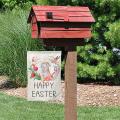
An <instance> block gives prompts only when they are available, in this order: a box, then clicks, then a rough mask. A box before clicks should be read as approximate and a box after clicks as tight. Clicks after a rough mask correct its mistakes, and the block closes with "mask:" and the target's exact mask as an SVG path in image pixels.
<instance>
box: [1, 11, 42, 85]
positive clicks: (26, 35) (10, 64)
mask: <svg viewBox="0 0 120 120" xmlns="http://www.w3.org/2000/svg"><path fill="white" fill-rule="evenodd" d="M0 45H1V47H0V58H1V59H0V74H6V75H8V76H9V77H10V79H11V80H13V81H14V82H15V83H16V84H17V85H18V86H24V85H26V81H27V78H26V73H27V72H26V68H27V62H26V54H27V51H30V50H43V47H42V45H41V43H40V42H39V40H32V39H31V33H30V28H29V26H28V24H27V16H26V12H24V11H14V12H6V13H5V14H0Z"/></svg>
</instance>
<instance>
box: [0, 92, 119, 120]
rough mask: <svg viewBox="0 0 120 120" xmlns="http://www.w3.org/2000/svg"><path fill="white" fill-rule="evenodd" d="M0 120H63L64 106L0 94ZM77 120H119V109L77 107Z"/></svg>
mask: <svg viewBox="0 0 120 120" xmlns="http://www.w3.org/2000/svg"><path fill="white" fill-rule="evenodd" d="M0 120H64V106H63V105H58V104H49V103H44V102H28V101H27V100H25V99H21V98H17V97H11V96H8V95H5V94H3V93H0ZM78 120H120V107H79V108H78Z"/></svg>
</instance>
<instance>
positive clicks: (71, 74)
mask: <svg viewBox="0 0 120 120" xmlns="http://www.w3.org/2000/svg"><path fill="white" fill-rule="evenodd" d="M66 50H67V55H66V62H65V120H77V52H76V49H75V47H72V46H69V47H66Z"/></svg>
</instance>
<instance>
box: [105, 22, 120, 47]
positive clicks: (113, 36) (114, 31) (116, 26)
mask: <svg viewBox="0 0 120 120" xmlns="http://www.w3.org/2000/svg"><path fill="white" fill-rule="evenodd" d="M108 27H109V31H108V32H106V33H105V37H106V39H107V41H108V42H109V43H110V44H111V46H112V47H113V48H114V47H116V48H119V49H120V21H117V22H115V23H113V24H110V25H109V26H108Z"/></svg>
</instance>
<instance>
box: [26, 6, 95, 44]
mask: <svg viewBox="0 0 120 120" xmlns="http://www.w3.org/2000/svg"><path fill="white" fill-rule="evenodd" d="M93 22H95V20H94V18H93V16H92V14H91V12H90V10H89V8H88V7H70V6H32V8H31V11H30V14H29V18H28V23H30V24H31V34H32V38H41V40H43V42H44V44H46V45H50V46H66V45H67V46H68V45H73V46H78V45H80V44H81V43H83V42H84V38H90V37H91V23H93Z"/></svg>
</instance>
